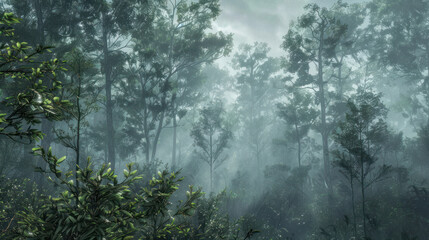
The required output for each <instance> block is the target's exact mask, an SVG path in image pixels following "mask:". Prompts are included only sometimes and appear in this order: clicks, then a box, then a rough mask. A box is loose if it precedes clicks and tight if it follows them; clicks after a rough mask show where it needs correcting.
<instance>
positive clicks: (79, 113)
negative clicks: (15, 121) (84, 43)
mask: <svg viewBox="0 0 429 240" xmlns="http://www.w3.org/2000/svg"><path fill="white" fill-rule="evenodd" d="M65 57H66V60H67V69H68V70H69V73H70V79H68V81H67V82H65V83H63V84H64V85H65V89H66V92H65V91H63V92H64V93H63V97H66V98H67V99H70V100H71V103H72V107H69V108H68V109H67V111H66V112H65V119H64V122H65V123H66V124H67V128H68V129H66V130H63V129H56V130H55V133H56V135H57V138H58V140H59V141H60V143H61V144H63V145H64V146H65V147H68V148H70V149H72V150H73V151H74V153H75V162H74V164H73V165H74V166H75V171H76V172H77V171H78V169H79V166H80V160H81V158H82V157H81V156H82V147H81V146H83V145H84V144H82V140H83V131H84V129H85V128H86V127H88V122H87V117H88V116H89V115H90V114H91V113H93V112H95V111H97V110H98V105H97V101H98V100H99V92H98V91H97V89H96V88H94V87H93V86H94V85H95V84H96V78H94V76H95V75H96V69H95V67H94V64H93V62H92V61H91V60H92V59H90V58H89V57H88V56H86V55H85V54H84V53H83V52H82V51H81V50H79V49H74V50H73V51H71V52H70V53H68V54H66V56H65ZM76 186H77V187H79V182H77V176H76Z"/></svg>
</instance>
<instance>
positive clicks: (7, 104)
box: [0, 13, 69, 140]
mask: <svg viewBox="0 0 429 240" xmlns="http://www.w3.org/2000/svg"><path fill="white" fill-rule="evenodd" d="M19 21H20V20H19V19H18V18H16V17H14V15H13V14H12V13H4V14H3V16H2V17H1V19H0V37H1V38H2V42H1V46H0V84H1V85H2V87H1V92H0V93H1V95H0V96H1V97H2V102H1V104H2V105H1V112H0V135H5V136H8V137H11V138H16V137H18V138H27V139H29V140H33V139H34V140H40V139H42V138H43V133H42V132H41V131H40V130H38V129H37V128H35V127H34V125H36V124H38V123H40V119H42V118H47V119H50V120H58V119H60V118H61V110H62V109H64V108H65V107H67V106H68V105H69V103H68V101H67V100H61V99H60V97H58V96H57V94H56V92H57V91H58V90H59V89H61V82H60V81H58V79H57V72H58V71H64V70H65V69H64V68H63V67H62V65H63V62H61V61H60V60H58V59H56V58H52V59H49V60H45V59H47V58H48V56H49V55H48V54H49V52H50V50H49V49H50V47H44V46H37V47H36V48H35V49H34V48H32V47H31V46H29V45H28V43H27V42H19V41H16V40H15V39H14V29H13V25H14V24H17V23H19Z"/></svg>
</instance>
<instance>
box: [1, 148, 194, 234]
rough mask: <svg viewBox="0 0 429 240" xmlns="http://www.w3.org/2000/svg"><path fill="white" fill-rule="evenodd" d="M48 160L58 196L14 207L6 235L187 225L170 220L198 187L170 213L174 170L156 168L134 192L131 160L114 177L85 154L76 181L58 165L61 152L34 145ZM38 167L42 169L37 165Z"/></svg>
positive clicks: (190, 205) (184, 212)
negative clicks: (31, 206) (16, 215)
mask: <svg viewBox="0 0 429 240" xmlns="http://www.w3.org/2000/svg"><path fill="white" fill-rule="evenodd" d="M34 151H35V153H36V154H37V155H40V156H41V157H42V158H43V159H44V160H45V161H46V162H47V163H48V165H49V169H50V172H51V173H52V174H53V175H54V178H51V177H49V179H50V180H51V181H52V183H53V184H55V185H57V186H62V187H64V188H65V190H64V191H63V192H62V193H61V194H60V195H59V196H58V197H51V196H49V197H48V198H46V199H41V200H40V201H41V202H40V205H41V206H40V208H38V209H36V210H31V209H26V210H24V211H22V212H20V213H19V218H18V219H19V224H18V226H17V227H16V228H14V229H13V230H11V233H10V234H9V235H8V236H7V238H14V239H28V238H30V239H33V238H34V239H103V238H109V239H132V238H133V237H132V236H133V235H137V236H145V239H165V237H166V236H167V234H171V233H172V232H174V233H176V234H179V233H184V232H186V231H188V230H186V229H183V228H180V225H176V224H175V220H174V218H176V217H177V218H178V217H180V216H189V215H190V213H191V211H192V210H193V209H194V208H195V203H194V201H195V200H196V199H198V198H199V197H200V196H201V190H197V191H195V192H194V191H193V190H192V187H190V190H189V191H188V193H187V196H186V200H185V201H184V202H183V203H182V204H180V206H178V207H177V208H176V210H175V212H174V213H173V214H171V215H170V213H169V212H168V211H169V205H170V203H169V198H170V197H171V195H172V194H173V193H174V192H175V191H176V190H177V189H178V188H177V183H178V181H181V179H176V174H175V173H171V174H168V172H166V171H164V172H162V173H161V172H159V173H158V177H154V178H153V179H152V180H151V181H150V183H149V187H148V188H145V189H143V190H142V191H141V193H140V192H139V193H135V192H131V191H130V184H131V183H135V182H136V181H138V180H140V179H141V177H139V176H137V170H133V169H132V164H128V165H127V169H125V170H124V173H123V174H124V179H123V180H122V181H119V180H118V177H117V175H115V173H114V171H113V170H112V169H111V168H109V166H108V165H103V166H102V167H101V169H100V170H98V171H94V170H93V169H92V167H91V165H92V163H91V160H90V159H88V162H87V164H86V167H85V168H81V167H79V168H78V171H77V178H76V179H77V181H79V182H80V185H76V184H75V183H74V181H73V180H72V179H73V172H67V173H63V172H62V171H61V170H59V167H60V164H61V163H62V162H63V161H64V160H65V157H62V158H59V159H58V158H57V157H55V156H54V155H53V154H52V152H51V149H49V150H48V151H47V152H46V151H45V150H44V149H43V148H36V149H34ZM39 170H40V171H42V170H41V169H39Z"/></svg>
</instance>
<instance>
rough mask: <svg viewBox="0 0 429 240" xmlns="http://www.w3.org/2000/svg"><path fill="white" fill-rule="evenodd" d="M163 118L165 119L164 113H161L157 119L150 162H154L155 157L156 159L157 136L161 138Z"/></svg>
mask: <svg viewBox="0 0 429 240" xmlns="http://www.w3.org/2000/svg"><path fill="white" fill-rule="evenodd" d="M164 117H165V112H164V111H163V112H162V113H161V117H160V118H159V122H158V127H157V129H156V134H155V138H154V139H153V144H152V155H151V161H154V160H155V157H156V148H157V146H158V141H159V136H161V131H162V127H163V123H164Z"/></svg>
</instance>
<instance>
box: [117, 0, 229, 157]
mask: <svg viewBox="0 0 429 240" xmlns="http://www.w3.org/2000/svg"><path fill="white" fill-rule="evenodd" d="M219 13H220V7H219V3H218V0H210V1H203V0H200V1H196V2H191V1H187V0H181V1H169V2H168V3H167V2H165V3H164V2H163V3H160V4H159V5H157V6H155V10H154V11H152V12H151V14H152V19H153V24H152V25H151V26H150V31H148V29H146V30H145V29H141V28H136V29H135V30H136V31H134V32H133V42H134V50H135V52H136V54H135V55H134V56H133V58H132V59H131V60H130V64H129V66H130V68H129V70H130V73H129V76H130V77H129V79H128V80H127V82H124V83H123V85H122V86H123V87H124V88H123V90H124V94H123V96H124V98H123V104H124V107H125V109H127V112H128V120H127V126H126V129H125V131H126V132H134V134H133V139H134V142H136V143H137V144H139V145H140V147H142V149H143V151H144V152H145V156H146V161H147V162H150V161H153V160H155V158H156V152H157V147H158V142H159V138H160V136H161V132H162V130H163V128H164V127H165V126H167V125H168V124H169V123H170V122H171V118H173V128H174V130H175V129H176V128H177V124H175V121H176V120H175V118H177V116H178V115H179V114H180V112H179V111H177V110H178V104H181V103H182V102H180V101H178V99H179V98H180V97H181V96H179V94H181V92H182V91H183V90H184V88H186V86H188V87H189V86H190V84H189V83H186V84H184V82H186V81H190V80H191V79H192V78H191V77H186V78H184V75H183V74H184V73H185V72H187V73H194V74H195V73H198V71H192V68H197V69H198V68H199V67H200V66H202V65H204V64H206V63H210V62H213V61H214V60H215V59H217V58H219V57H221V56H224V55H225V54H227V53H228V52H229V49H230V46H231V41H232V38H231V35H225V34H223V33H222V32H217V33H208V30H209V29H210V28H211V25H212V22H213V21H214V20H215V19H216V17H217V16H218V15H219ZM142 30H143V31H142ZM129 80H131V81H129ZM179 88H182V89H179ZM169 117H170V118H169ZM175 142H176V137H174V135H173V145H174V144H175ZM174 156H175V152H173V160H175V157H174ZM173 164H174V165H175V163H173Z"/></svg>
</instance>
